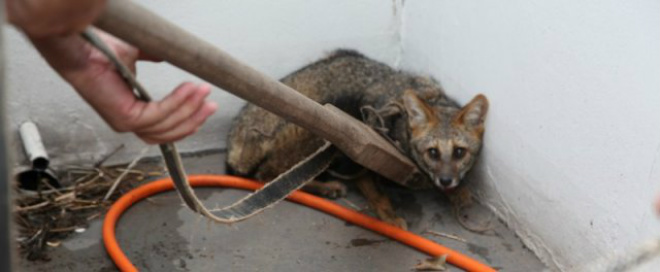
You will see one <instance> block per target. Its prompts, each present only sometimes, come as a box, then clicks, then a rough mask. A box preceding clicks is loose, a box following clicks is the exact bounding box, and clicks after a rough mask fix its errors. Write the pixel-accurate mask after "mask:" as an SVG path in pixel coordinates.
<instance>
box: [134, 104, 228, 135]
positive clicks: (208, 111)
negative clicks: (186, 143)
mask: <svg viewBox="0 0 660 272" xmlns="http://www.w3.org/2000/svg"><path fill="white" fill-rule="evenodd" d="M217 109H218V105H217V104H216V103H215V102H206V103H204V105H203V106H202V107H201V108H200V109H199V110H198V111H197V112H196V113H195V114H194V115H192V116H191V117H190V118H189V119H187V120H186V121H184V122H182V123H181V124H180V125H179V126H177V127H175V128H173V129H172V130H169V131H167V132H164V133H157V134H138V136H139V137H140V138H142V139H143V140H144V141H145V142H147V143H151V144H153V143H166V142H175V141H178V140H181V139H183V138H185V137H187V136H189V135H191V134H194V133H195V132H197V130H198V129H199V127H200V126H201V125H202V124H203V123H204V122H205V121H206V119H208V118H209V116H211V115H212V114H213V113H214V112H215V111H216V110H217Z"/></svg>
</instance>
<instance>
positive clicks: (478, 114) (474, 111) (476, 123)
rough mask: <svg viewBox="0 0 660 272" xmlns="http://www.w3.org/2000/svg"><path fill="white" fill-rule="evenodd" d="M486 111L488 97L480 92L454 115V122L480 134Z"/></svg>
mask: <svg viewBox="0 0 660 272" xmlns="http://www.w3.org/2000/svg"><path fill="white" fill-rule="evenodd" d="M487 113H488V99H486V97H485V96H484V95H482V94H479V95H477V96H475V97H474V98H472V101H470V103H468V104H467V105H465V106H464V107H463V108H462V109H461V110H460V111H459V112H458V113H457V114H456V115H455V117H454V120H453V121H454V124H456V125H459V126H464V127H465V128H466V129H467V130H470V131H472V132H473V133H476V134H479V135H481V134H482V133H483V132H484V122H485V121H486V114H487Z"/></svg>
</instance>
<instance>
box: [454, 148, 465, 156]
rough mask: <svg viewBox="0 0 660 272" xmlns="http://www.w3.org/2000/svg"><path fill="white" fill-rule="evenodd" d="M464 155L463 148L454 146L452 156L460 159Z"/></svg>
mask: <svg viewBox="0 0 660 272" xmlns="http://www.w3.org/2000/svg"><path fill="white" fill-rule="evenodd" d="M463 156H465V148H462V147H455V148H454V158H456V159H460V158H463Z"/></svg>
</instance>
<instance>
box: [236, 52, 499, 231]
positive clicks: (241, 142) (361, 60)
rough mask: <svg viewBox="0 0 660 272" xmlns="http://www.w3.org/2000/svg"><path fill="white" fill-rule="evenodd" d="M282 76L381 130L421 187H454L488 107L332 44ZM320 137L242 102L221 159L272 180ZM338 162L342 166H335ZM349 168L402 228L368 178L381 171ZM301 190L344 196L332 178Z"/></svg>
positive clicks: (474, 150)
mask: <svg viewBox="0 0 660 272" xmlns="http://www.w3.org/2000/svg"><path fill="white" fill-rule="evenodd" d="M282 82H283V83H284V84H286V85H288V86H290V87H291V88H293V89H295V90H297V91H298V92H300V93H302V94H304V95H306V96H308V97H309V98H311V99H313V100H315V101H317V102H319V103H321V104H325V103H331V104H333V105H335V106H336V107H338V108H340V109H341V110H343V111H345V112H346V113H348V114H350V115H352V116H353V117H356V118H360V119H362V120H363V122H365V123H367V124H368V125H370V126H372V127H373V128H374V129H376V130H378V131H379V132H381V133H382V134H383V135H384V136H385V137H386V138H389V139H390V140H391V141H392V142H393V144H395V145H396V146H397V147H398V148H399V149H401V150H402V152H404V153H405V154H406V155H407V156H408V157H409V158H411V159H412V160H413V161H414V162H415V163H416V164H417V165H418V167H419V169H420V170H421V172H423V173H424V175H422V176H423V181H422V184H423V185H426V186H422V187H428V188H431V187H436V188H437V189H439V190H441V191H444V192H448V191H451V190H453V189H454V188H456V187H457V186H458V185H459V183H460V181H461V180H462V179H463V177H464V176H465V174H466V173H467V172H468V170H470V168H472V166H473V165H474V163H475V160H476V159H477V155H478V154H479V151H480V149H481V143H482V137H483V133H484V121H485V118H486V113H487V111H488V100H487V99H486V97H485V96H483V95H481V94H479V95H477V96H476V97H474V98H473V99H472V101H470V102H469V103H468V104H467V105H465V106H464V107H462V108H461V107H459V106H458V104H457V103H456V102H454V101H453V100H451V99H449V98H448V97H447V96H446V95H445V94H444V91H443V90H442V88H441V87H440V85H439V84H438V83H437V82H436V81H435V80H433V79H432V78H430V77H424V76H416V75H411V74H408V73H405V72H400V71H396V70H394V69H392V68H390V67H389V66H387V65H385V64H382V63H380V62H377V61H374V60H371V59H369V58H367V57H365V56H363V55H362V54H360V53H358V52H356V51H351V50H337V51H335V52H334V53H332V54H330V55H329V56H328V57H326V58H323V59H321V60H319V61H317V62H314V63H312V64H310V65H308V66H306V67H303V68H301V69H300V70H298V71H295V72H293V73H291V74H290V75H288V76H286V77H285V78H283V79H282ZM322 144H323V140H322V139H321V138H319V137H317V136H315V135H313V134H311V133H309V132H308V131H306V130H304V129H302V128H300V127H298V126H296V125H293V124H291V123H288V122H286V121H285V120H283V119H281V118H279V117H278V116H276V115H274V114H272V113H270V112H267V111H265V110H263V109H261V108H259V107H257V106H254V105H252V104H248V105H246V106H245V107H244V108H243V109H242V110H241V112H240V113H239V115H238V117H237V118H236V119H235V120H234V122H233V124H232V128H231V130H230V132H229V137H228V151H227V153H228V154H227V166H228V169H229V170H230V171H232V172H233V173H235V174H239V175H243V176H251V177H254V178H256V179H259V180H262V181H270V180H272V179H274V178H275V177H277V176H278V175H279V174H280V173H282V172H284V171H286V170H288V169H289V168H290V167H292V166H293V165H295V164H296V163H297V162H299V161H301V160H303V159H304V158H305V157H307V156H308V155H310V154H311V153H313V152H314V151H315V150H316V149H317V148H319V147H320V146H321V145H322ZM342 169H343V170H344V171H345V169H346V167H339V168H336V169H335V170H336V171H340V170H342ZM349 169H350V167H349ZM335 176H343V175H335ZM355 176H357V177H356V181H357V187H358V188H359V189H360V190H361V191H362V192H363V194H364V195H365V197H366V198H367V199H368V201H369V203H370V205H371V206H372V208H373V209H374V210H375V212H376V214H377V215H378V216H379V217H380V218H381V219H383V220H384V221H386V222H389V223H391V224H394V225H398V226H400V227H404V228H405V227H406V223H405V221H404V220H403V219H401V218H400V217H397V216H396V214H395V213H394V211H393V209H392V207H391V204H390V201H389V198H387V197H386V196H385V195H384V194H383V193H382V192H381V191H380V190H379V188H378V186H377V184H376V183H375V182H374V180H375V179H379V178H380V177H379V176H378V175H376V174H373V173H369V174H362V175H355ZM304 190H307V191H310V192H313V193H316V194H319V195H323V196H326V197H333V198H334V197H341V196H343V195H344V194H345V193H346V186H345V185H344V184H343V183H341V182H340V181H337V180H332V181H326V182H321V181H312V182H310V183H308V185H306V186H305V187H304Z"/></svg>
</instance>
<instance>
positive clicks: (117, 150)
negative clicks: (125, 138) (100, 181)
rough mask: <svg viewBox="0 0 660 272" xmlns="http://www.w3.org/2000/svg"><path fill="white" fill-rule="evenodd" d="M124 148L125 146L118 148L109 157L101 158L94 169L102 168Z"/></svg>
mask: <svg viewBox="0 0 660 272" xmlns="http://www.w3.org/2000/svg"><path fill="white" fill-rule="evenodd" d="M122 148H124V144H121V145H119V146H118V147H117V148H115V150H113V151H112V152H110V153H108V154H107V155H105V156H103V158H101V159H100V160H99V161H98V162H96V163H95V164H94V167H95V168H99V167H101V166H102V165H103V163H105V162H106V161H107V160H108V159H110V158H111V157H112V156H114V155H115V154H117V152H119V150H121V149H122Z"/></svg>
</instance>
